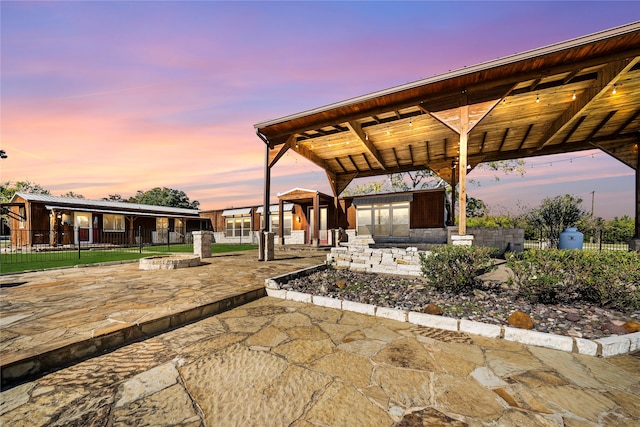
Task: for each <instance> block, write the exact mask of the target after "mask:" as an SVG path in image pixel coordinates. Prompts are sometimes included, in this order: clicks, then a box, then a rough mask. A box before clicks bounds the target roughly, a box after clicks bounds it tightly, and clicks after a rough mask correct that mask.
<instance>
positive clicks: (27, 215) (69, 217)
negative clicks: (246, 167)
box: [2, 193, 211, 246]
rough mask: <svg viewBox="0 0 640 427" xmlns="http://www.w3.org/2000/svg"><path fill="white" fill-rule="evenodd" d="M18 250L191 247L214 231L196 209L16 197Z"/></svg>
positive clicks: (12, 220) (6, 208)
mask: <svg viewBox="0 0 640 427" xmlns="http://www.w3.org/2000/svg"><path fill="white" fill-rule="evenodd" d="M2 208H3V213H5V212H6V213H7V214H8V216H9V226H10V229H11V244H12V245H13V246H33V245H49V246H58V245H70V244H74V245H77V244H78V243H80V244H86V245H101V244H118V245H120V244H122V245H130V244H160V243H166V242H167V239H169V242H170V243H186V242H188V241H190V233H191V231H194V230H203V229H205V230H206V229H210V228H211V227H210V224H209V222H208V221H207V220H204V219H202V218H200V215H199V211H198V210H195V209H183V208H173V207H166V206H153V205H143V204H137V203H126V202H112V201H105V200H87V199H76V198H69V197H54V196H49V195H42V194H28V193H16V194H15V195H14V196H13V197H12V199H11V201H10V202H9V203H3V204H2Z"/></svg>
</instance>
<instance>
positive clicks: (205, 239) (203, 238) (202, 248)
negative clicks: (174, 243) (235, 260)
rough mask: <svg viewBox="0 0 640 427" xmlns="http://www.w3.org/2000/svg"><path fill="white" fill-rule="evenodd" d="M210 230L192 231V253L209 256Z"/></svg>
mask: <svg viewBox="0 0 640 427" xmlns="http://www.w3.org/2000/svg"><path fill="white" fill-rule="evenodd" d="M211 234H212V233H211V232H210V231H194V232H192V235H193V254H194V255H197V256H199V257H200V259H202V258H211Z"/></svg>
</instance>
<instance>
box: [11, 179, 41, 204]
mask: <svg viewBox="0 0 640 427" xmlns="http://www.w3.org/2000/svg"><path fill="white" fill-rule="evenodd" d="M16 193H31V194H44V195H50V194H51V192H50V191H49V190H46V189H45V188H43V187H42V186H41V185H40V184H34V183H32V182H31V181H28V180H27V181H16V182H12V181H6V182H3V183H2V184H1V185H0V197H1V199H2V203H7V202H8V201H9V200H11V198H12V197H13V195H14V194H16Z"/></svg>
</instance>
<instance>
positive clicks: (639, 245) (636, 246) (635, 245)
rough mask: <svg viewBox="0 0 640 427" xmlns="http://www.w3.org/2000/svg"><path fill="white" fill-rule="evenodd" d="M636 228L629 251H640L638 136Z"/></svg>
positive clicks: (638, 152)
mask: <svg viewBox="0 0 640 427" xmlns="http://www.w3.org/2000/svg"><path fill="white" fill-rule="evenodd" d="M635 207H636V215H635V217H636V228H635V232H634V234H633V239H631V241H630V242H629V249H631V250H634V251H640V136H639V137H638V140H637V142H636V206H635Z"/></svg>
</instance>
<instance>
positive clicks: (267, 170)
mask: <svg viewBox="0 0 640 427" xmlns="http://www.w3.org/2000/svg"><path fill="white" fill-rule="evenodd" d="M258 136H260V134H258ZM261 139H262V138H261ZM264 152H265V156H264V157H265V159H264V200H263V201H264V203H263V205H264V207H263V211H262V215H263V218H264V222H263V224H262V229H261V230H260V239H259V245H258V247H259V251H258V261H270V260H269V259H266V252H267V250H266V248H267V243H268V242H266V241H265V239H266V237H267V232H268V231H269V223H270V221H269V194H270V193H271V167H269V144H268V143H267V141H265V145H264Z"/></svg>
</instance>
